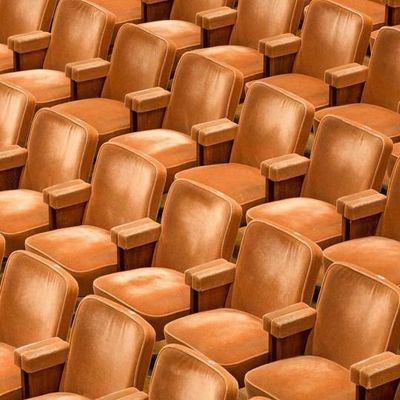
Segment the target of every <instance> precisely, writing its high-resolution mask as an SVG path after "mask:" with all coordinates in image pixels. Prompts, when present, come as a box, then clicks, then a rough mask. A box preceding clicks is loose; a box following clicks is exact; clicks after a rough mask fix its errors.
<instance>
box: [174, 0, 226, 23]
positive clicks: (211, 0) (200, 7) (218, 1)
mask: <svg viewBox="0 0 400 400" xmlns="http://www.w3.org/2000/svg"><path fill="white" fill-rule="evenodd" d="M232 5H233V0H190V1H188V0H174V2H173V5H172V9H171V19H178V20H181V21H187V22H192V23H195V22H196V14H197V13H198V12H201V11H206V10H211V9H213V8H217V7H223V6H228V7H231V6H232Z"/></svg>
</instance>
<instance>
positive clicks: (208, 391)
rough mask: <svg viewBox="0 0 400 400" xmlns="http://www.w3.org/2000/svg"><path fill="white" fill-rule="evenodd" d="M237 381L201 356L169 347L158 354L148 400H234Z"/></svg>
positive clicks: (177, 347) (182, 348) (236, 397)
mask: <svg viewBox="0 0 400 400" xmlns="http://www.w3.org/2000/svg"><path fill="white" fill-rule="evenodd" d="M238 396H239V388H238V384H237V382H236V380H235V379H234V378H233V376H232V375H230V374H229V373H228V372H227V371H226V370H225V369H224V368H222V367H221V366H219V365H218V364H217V363H215V362H214V361H211V360H209V359H207V357H205V356H204V355H203V354H201V353H199V352H196V351H194V350H191V349H189V348H187V347H184V346H181V345H178V344H170V345H167V346H165V347H164V348H162V349H161V351H160V353H159V354H158V358H157V361H156V365H155V367H154V372H153V376H152V380H151V383H150V392H149V400H187V399H189V398H190V400H204V399H207V400H237V399H238Z"/></svg>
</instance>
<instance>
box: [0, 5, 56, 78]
mask: <svg viewBox="0 0 400 400" xmlns="http://www.w3.org/2000/svg"><path fill="white" fill-rule="evenodd" d="M57 3H58V0H34V1H32V0H12V1H10V0H0V74H3V73H6V72H11V71H13V70H14V56H13V52H12V51H11V50H10V49H9V48H8V46H7V40H8V38H9V37H10V36H13V35H18V34H21V33H27V32H33V31H37V30H41V31H46V32H48V31H49V30H50V25H51V21H52V18H53V14H54V10H55V8H56V6H57Z"/></svg>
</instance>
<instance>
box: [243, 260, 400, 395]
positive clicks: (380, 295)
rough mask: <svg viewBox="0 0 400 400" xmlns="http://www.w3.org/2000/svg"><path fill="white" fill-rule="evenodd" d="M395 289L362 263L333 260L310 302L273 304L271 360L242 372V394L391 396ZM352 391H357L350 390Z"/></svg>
mask: <svg viewBox="0 0 400 400" xmlns="http://www.w3.org/2000/svg"><path fill="white" fill-rule="evenodd" d="M399 309H400V290H399V288H398V287H396V286H395V285H393V284H392V283H390V282H388V281H386V280H385V279H384V278H380V277H377V276H376V275H374V274H371V273H369V272H367V271H365V270H363V269H362V268H359V267H356V266H351V265H345V264H343V265H342V264H333V265H332V266H331V267H330V268H329V269H328V271H327V273H326V275H325V278H324V281H323V284H322V288H321V293H320V296H319V299H318V303H317V309H316V310H315V309H314V308H311V307H309V306H307V305H305V304H297V307H296V309H295V310H293V308H291V307H287V308H284V309H282V310H279V311H276V312H272V313H270V314H267V315H266V316H265V317H264V326H265V327H266V329H267V331H268V332H269V334H270V335H271V337H272V346H273V347H274V349H273V350H272V349H271V352H272V354H273V357H272V358H271V361H272V362H271V363H270V364H267V365H264V366H262V367H258V368H256V369H254V370H252V371H250V372H248V373H247V375H246V378H245V380H246V388H247V392H248V395H249V398H251V397H252V396H258V395H261V396H263V395H266V396H270V397H272V398H273V399H276V400H289V399H290V400H304V399H307V400H320V399H324V400H333V399H343V400H355V399H356V398H357V399H358V400H366V399H369V400H378V399H379V400H392V399H393V396H394V393H395V391H396V388H397V385H398V380H399V377H400V356H398V355H395V354H393V353H392V352H396V350H397V346H398V344H399V338H400V316H399ZM356 396H357V397H356Z"/></svg>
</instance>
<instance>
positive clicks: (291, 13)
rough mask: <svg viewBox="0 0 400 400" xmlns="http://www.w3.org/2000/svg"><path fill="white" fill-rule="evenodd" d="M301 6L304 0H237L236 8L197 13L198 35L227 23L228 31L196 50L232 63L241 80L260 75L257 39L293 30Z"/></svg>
mask: <svg viewBox="0 0 400 400" xmlns="http://www.w3.org/2000/svg"><path fill="white" fill-rule="evenodd" d="M303 6H304V0H240V2H239V6H238V10H237V11H235V10H232V9H231V8H229V7H225V8H224V9H217V10H215V11H214V12H212V11H209V12H206V13H204V14H199V15H198V18H197V23H198V25H199V26H200V27H201V29H202V37H206V36H207V34H208V31H213V30H215V29H222V28H224V27H226V26H227V24H229V25H228V26H231V27H232V33H231V35H230V37H228V38H227V39H228V40H227V41H226V42H222V43H221V44H222V45H220V46H214V47H210V48H207V49H201V50H197V52H199V53H200V54H205V55H207V56H209V57H212V58H213V59H215V60H217V61H220V62H226V63H227V64H229V65H232V66H234V67H235V68H237V69H238V70H239V71H241V72H242V74H243V75H244V80H245V82H249V81H252V80H254V79H261V78H263V77H264V62H263V60H264V58H263V56H262V55H261V54H260V53H259V51H258V43H259V41H260V40H261V39H265V38H268V37H271V36H276V35H280V34H284V33H288V32H290V33H293V34H296V32H297V29H298V27H299V23H300V17H301V14H302V11H303ZM207 44H208V43H205V45H207Z"/></svg>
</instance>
